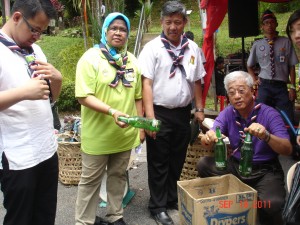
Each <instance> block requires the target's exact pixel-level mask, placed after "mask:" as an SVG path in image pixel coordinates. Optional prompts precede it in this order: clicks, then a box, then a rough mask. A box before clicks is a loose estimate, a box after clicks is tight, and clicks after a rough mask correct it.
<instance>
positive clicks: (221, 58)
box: [215, 56, 224, 65]
mask: <svg viewBox="0 0 300 225" xmlns="http://www.w3.org/2000/svg"><path fill="white" fill-rule="evenodd" d="M221 63H224V58H223V57H222V56H218V57H217V58H216V63H215V65H219V64H221Z"/></svg>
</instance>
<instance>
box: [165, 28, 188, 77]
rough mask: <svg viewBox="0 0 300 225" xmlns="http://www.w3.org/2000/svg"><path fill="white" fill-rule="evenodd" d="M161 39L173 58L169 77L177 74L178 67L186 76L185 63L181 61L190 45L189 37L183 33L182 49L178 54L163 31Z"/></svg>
mask: <svg viewBox="0 0 300 225" xmlns="http://www.w3.org/2000/svg"><path fill="white" fill-rule="evenodd" d="M160 39H161V41H162V43H163V44H164V46H165V48H166V49H167V51H168V53H169V55H170V56H171V58H172V60H173V64H172V67H171V70H170V75H169V78H172V77H174V76H175V73H176V68H177V67H178V68H179V69H180V71H181V73H182V74H183V75H184V76H185V77H186V72H185V69H184V67H183V65H181V64H180V61H181V60H182V59H183V56H184V51H185V49H186V47H187V46H188V45H189V41H188V39H187V37H186V36H185V35H184V34H183V35H182V40H181V50H180V52H179V55H178V56H177V55H175V54H174V52H173V51H172V50H171V46H170V42H169V40H168V39H167V37H166V36H165V34H164V32H162V33H161V35H160Z"/></svg>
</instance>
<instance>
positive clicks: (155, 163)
mask: <svg viewBox="0 0 300 225" xmlns="http://www.w3.org/2000/svg"><path fill="white" fill-rule="evenodd" d="M154 112H155V118H156V119H159V120H161V121H162V125H161V129H160V131H159V132H158V133H157V135H156V139H155V140H154V139H152V138H150V137H149V136H147V137H146V144H147V162H148V184H149V190H150V200H149V206H148V207H149V210H150V212H151V213H152V214H156V213H160V212H163V211H166V208H167V207H168V206H172V205H174V204H176V203H177V201H178V197H177V181H178V180H179V178H180V174H181V170H182V167H183V164H184V161H185V156H186V151H187V146H188V143H189V140H190V137H191V128H190V118H191V106H190V105H189V106H187V107H184V108H175V109H167V108H164V107H161V106H154Z"/></svg>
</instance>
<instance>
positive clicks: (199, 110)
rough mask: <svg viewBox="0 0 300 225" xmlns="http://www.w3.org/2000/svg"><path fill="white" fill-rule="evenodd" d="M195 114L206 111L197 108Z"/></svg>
mask: <svg viewBox="0 0 300 225" xmlns="http://www.w3.org/2000/svg"><path fill="white" fill-rule="evenodd" d="M195 112H204V109H199V108H196V111H195Z"/></svg>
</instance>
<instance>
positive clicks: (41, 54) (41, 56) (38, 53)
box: [32, 44, 47, 62]
mask: <svg viewBox="0 0 300 225" xmlns="http://www.w3.org/2000/svg"><path fill="white" fill-rule="evenodd" d="M32 48H33V51H34V54H35V56H36V58H37V59H39V60H41V61H43V62H47V57H46V55H45V54H44V52H43V50H42V49H41V47H40V46H39V45H37V44H33V45H32Z"/></svg>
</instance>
